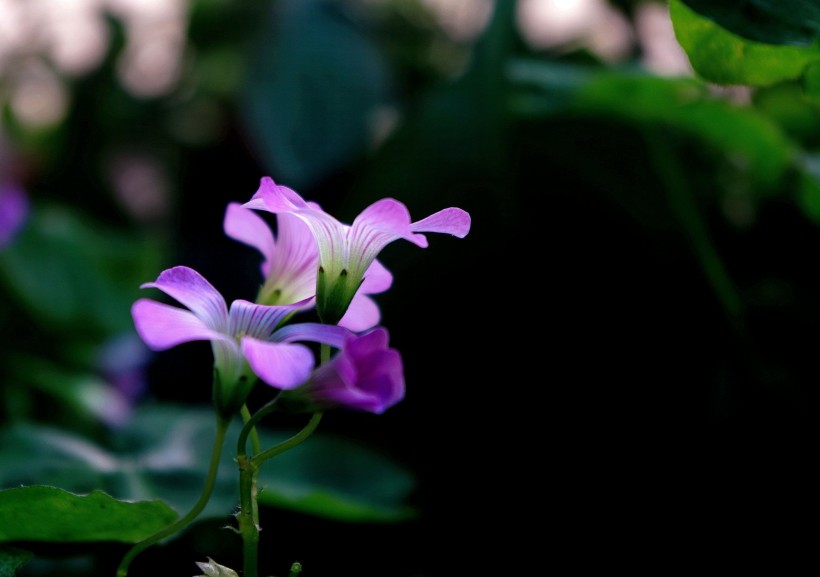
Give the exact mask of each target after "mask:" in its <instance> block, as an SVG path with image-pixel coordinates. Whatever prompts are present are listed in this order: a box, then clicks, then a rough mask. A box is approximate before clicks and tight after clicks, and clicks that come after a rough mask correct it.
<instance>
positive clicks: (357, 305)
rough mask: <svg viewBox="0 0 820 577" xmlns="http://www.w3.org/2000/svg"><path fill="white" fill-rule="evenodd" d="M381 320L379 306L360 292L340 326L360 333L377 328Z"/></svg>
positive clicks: (348, 308) (351, 302)
mask: <svg viewBox="0 0 820 577" xmlns="http://www.w3.org/2000/svg"><path fill="white" fill-rule="evenodd" d="M381 318H382V314H381V311H380V310H379V305H377V304H376V303H375V301H374V300H373V299H371V298H370V297H369V296H367V295H364V294H362V293H361V290H360V291H359V292H358V293H357V294H356V296H354V297H353V300H351V301H350V305H349V306H348V307H347V312H345V315H344V316H343V317H342V319H341V320H340V321H339V326H342V327H345V328H348V329H350V330H351V331H354V332H357V333H358V332H361V331H366V330H367V329H370V328H373V327H375V326H376V325H377V324H379V321H380V320H381Z"/></svg>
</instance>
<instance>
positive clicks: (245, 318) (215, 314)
mask: <svg viewBox="0 0 820 577" xmlns="http://www.w3.org/2000/svg"><path fill="white" fill-rule="evenodd" d="M140 288H157V289H159V290H161V291H163V292H164V293H166V294H167V295H168V296H170V297H173V298H174V299H175V300H177V301H178V302H179V303H181V304H182V305H184V306H186V307H187V308H188V309H189V310H185V309H182V308H179V307H175V306H171V305H167V304H163V303H159V302H156V301H154V300H151V299H139V300H137V301H136V302H135V303H134V305H133V306H132V307H131V314H132V316H133V319H134V325H135V326H136V329H137V333H138V334H139V335H140V337H141V338H142V340H143V341H144V342H145V344H146V345H148V347H149V348H150V349H152V350H157V351H159V350H165V349H169V348H171V347H173V346H176V345H178V344H181V343H185V342H190V341H198V340H208V341H210V342H211V348H212V350H213V354H214V369H215V382H214V402H215V403H216V405H217V407H218V408H219V409H220V410H221V411H223V412H225V413H228V414H230V413H232V412H235V411H237V410H239V409H240V408H241V406H242V404H243V403H244V402H245V398H246V397H247V395H248V393H250V390H251V388H252V387H253V384H254V382H255V381H256V378H255V377H257V376H258V377H259V379H261V380H262V381H264V382H265V383H267V384H268V385H271V386H273V387H276V388H278V389H293V388H295V387H298V386H299V385H301V384H302V383H304V382H305V381H306V380H307V378H308V377H309V376H310V373H311V371H312V370H313V366H314V357H313V352H312V351H311V350H310V348H308V347H307V346H305V345H301V344H296V343H294V342H293V341H313V342H319V343H325V344H328V345H331V346H334V347H336V348H338V347H340V346H341V344H342V342H343V339H344V335H345V334H346V333H347V332H348V331H347V330H346V329H344V328H342V327H338V326H330V325H320V324H317V323H300V324H293V325H288V326H285V327H282V328H279V326H280V325H281V324H282V323H283V322H284V321H285V320H286V319H287V318H288V317H289V316H290V315H291V314H292V313H294V312H296V311H299V310H303V309H305V308H307V307H309V306H310V305H311V304H312V299H306V300H303V301H298V302H296V303H293V304H289V305H283V306H264V305H258V304H254V303H251V302H248V301H245V300H235V301H233V303H232V304H231V307H230V310H228V307H227V305H226V303H225V299H224V298H223V297H222V295H221V294H219V292H218V291H217V290H216V289H215V288H214V287H213V286H212V285H211V284H210V283H209V282H208V281H207V280H205V278H204V277H202V276H201V275H200V274H199V273H198V272H196V271H195V270H193V269H191V268H188V267H184V266H177V267H174V268H170V269H168V270H165V271H163V272H162V273H161V274H160V275H159V277H158V278H157V280H156V281H155V282H150V283H145V284H143V285H141V287H140Z"/></svg>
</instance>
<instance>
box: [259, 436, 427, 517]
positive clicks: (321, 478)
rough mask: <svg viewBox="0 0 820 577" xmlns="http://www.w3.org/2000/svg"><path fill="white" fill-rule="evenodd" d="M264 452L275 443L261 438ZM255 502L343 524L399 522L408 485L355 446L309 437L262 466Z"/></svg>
mask: <svg viewBox="0 0 820 577" xmlns="http://www.w3.org/2000/svg"><path fill="white" fill-rule="evenodd" d="M262 438H263V441H264V442H265V444H266V445H267V446H272V445H273V444H274V441H282V440H284V437H283V436H280V437H279V438H278V439H277V438H275V437H273V436H271V435H263V437H262ZM259 487H260V489H261V493H260V495H259V502H260V503H262V504H267V505H275V506H278V507H283V508H287V509H292V510H294V511H299V512H303V513H310V514H313V515H318V516H321V517H329V518H334V519H339V520H344V521H399V520H402V519H407V518H410V517H412V516H414V514H415V512H414V510H413V509H411V508H410V507H408V506H407V505H406V504H405V499H406V498H407V497H408V495H409V494H410V492H411V491H412V489H413V488H414V483H413V479H412V477H411V476H410V475H409V474H408V472H407V471H406V470H405V469H404V468H402V467H400V466H398V465H396V464H394V463H392V462H391V461H390V460H389V459H387V458H386V457H385V456H383V455H379V454H378V453H375V452H373V451H371V450H368V449H366V448H365V447H363V446H361V445H357V444H355V443H352V442H350V441H346V440H343V439H340V438H334V437H325V436H322V435H321V434H315V435H314V436H312V437H310V438H308V439H307V440H306V441H305V442H304V443H302V444H301V445H299V446H297V447H295V448H293V449H291V450H290V451H287V452H286V453H283V454H281V455H279V456H277V457H276V458H275V459H272V460H270V461H266V462H265V463H263V465H262V468H261V470H260V473H259Z"/></svg>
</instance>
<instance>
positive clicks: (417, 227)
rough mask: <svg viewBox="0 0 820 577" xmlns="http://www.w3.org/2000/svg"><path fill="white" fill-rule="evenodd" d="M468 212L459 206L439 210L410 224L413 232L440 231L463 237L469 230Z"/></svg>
mask: <svg viewBox="0 0 820 577" xmlns="http://www.w3.org/2000/svg"><path fill="white" fill-rule="evenodd" d="M470 222H471V219H470V214H469V213H468V212H467V211H465V210H462V209H460V208H456V207H451V208H445V209H444V210H440V211H438V212H436V213H433V214H431V215H430V216H428V217H427V218H423V219H421V220H420V221H418V222H414V223H413V224H411V225H410V229H411V230H413V231H414V232H441V233H447V234H452V235H453V236H457V237H458V238H464V237H465V236H467V233H468V232H470Z"/></svg>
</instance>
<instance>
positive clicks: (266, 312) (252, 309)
mask: <svg viewBox="0 0 820 577" xmlns="http://www.w3.org/2000/svg"><path fill="white" fill-rule="evenodd" d="M312 304H313V298H309V299H305V300H302V301H299V302H297V303H294V304H290V305H275V306H267V305H258V304H255V303H252V302H248V301H246V300H242V299H237V300H235V301H233V303H231V312H230V328H229V334H231V335H237V336H238V335H250V336H252V337H257V338H260V339H266V338H268V337H269V336H270V335H271V333H272V332H273V331H274V330H276V327H278V326H279V325H280V324H281V323H282V321H284V320H285V319H286V318H287V317H288V315H290V314H291V313H294V312H296V311H299V310H304V309H305V308H308V307H310V306H311V305H312Z"/></svg>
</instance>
